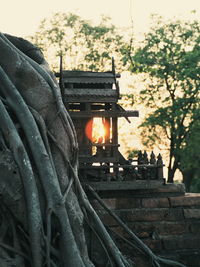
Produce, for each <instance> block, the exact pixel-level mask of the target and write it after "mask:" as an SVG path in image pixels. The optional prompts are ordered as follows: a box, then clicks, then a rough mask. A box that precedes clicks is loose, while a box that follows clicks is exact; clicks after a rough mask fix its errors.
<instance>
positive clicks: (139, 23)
mask: <svg viewBox="0 0 200 267" xmlns="http://www.w3.org/2000/svg"><path fill="white" fill-rule="evenodd" d="M0 3H1V9H0V10H1V12H0V30H1V31H2V32H5V33H10V34H13V35H17V36H22V37H25V36H27V35H31V34H33V33H34V32H35V31H36V30H37V27H38V25H39V23H40V21H41V20H42V19H43V18H46V17H50V16H51V15H52V14H53V13H55V12H66V13H68V12H72V13H76V14H78V15H80V16H81V17H82V18H84V19H89V20H92V21H94V22H97V21H98V19H99V18H100V16H101V15H102V14H104V15H108V16H110V17H111V19H112V22H113V24H115V25H116V26H123V27H124V26H125V27H126V26H131V19H132V20H133V24H134V28H135V31H136V32H144V31H146V30H147V29H148V27H149V22H150V20H149V17H150V14H152V13H158V14H160V15H162V16H164V17H166V18H170V17H173V16H179V17H182V18H185V17H186V16H188V15H189V13H190V11H191V10H196V11H197V15H196V16H197V17H198V16H199V15H200V0H167V1H166V0H72V1H69V0H68V1H67V0H34V1H33V0H0Z"/></svg>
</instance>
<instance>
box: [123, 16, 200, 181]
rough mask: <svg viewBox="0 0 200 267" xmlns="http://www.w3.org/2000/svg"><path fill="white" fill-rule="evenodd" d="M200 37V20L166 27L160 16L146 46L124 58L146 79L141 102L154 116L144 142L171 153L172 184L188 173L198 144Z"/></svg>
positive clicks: (147, 121)
mask: <svg viewBox="0 0 200 267" xmlns="http://www.w3.org/2000/svg"><path fill="white" fill-rule="evenodd" d="M199 33H200V23H199V21H196V20H194V21H193V22H189V21H180V20H175V21H169V22H167V23H166V22H164V21H163V19H162V18H161V17H158V16H154V23H153V26H152V28H151V30H150V31H149V33H148V34H146V36H145V39H144V41H143V42H142V44H141V46H140V47H139V48H138V49H136V50H135V51H133V52H132V53H131V54H130V53H129V51H130V49H129V50H127V51H128V53H126V54H125V56H124V61H125V62H128V63H129V64H130V67H129V69H130V71H131V72H133V73H144V74H145V75H144V82H145V83H146V88H145V89H144V90H142V91H141V92H140V101H141V102H143V103H144V104H145V105H146V107H148V108H150V109H151V113H150V114H149V115H147V117H146V119H145V121H144V122H143V123H142V125H141V127H142V129H144V132H143V135H144V136H143V141H144V142H145V143H146V145H147V146H148V145H150V144H152V143H154V144H156V143H157V144H161V145H164V146H166V148H167V149H169V164H168V182H173V178H174V174H175V171H176V170H177V169H179V170H180V171H181V172H182V173H183V174H184V168H183V165H184V164H185V163H183V161H182V160H183V154H184V153H185V151H186V150H185V148H186V142H187V144H189V143H190V147H191V144H192V146H195V145H197V144H196V143H195V140H197V138H196V137H195V138H194V139H193V136H194V131H196V130H195V129H196V127H194V124H195V123H196V121H197V120H198V119H199V115H198V114H199V86H200V80H199V78H200V65H199V61H200V49H199V44H200V37H199ZM192 139H193V141H191V140H192ZM193 160H194V159H192V158H191V157H190V158H189V157H188V159H187V161H193ZM188 166H189V164H188Z"/></svg>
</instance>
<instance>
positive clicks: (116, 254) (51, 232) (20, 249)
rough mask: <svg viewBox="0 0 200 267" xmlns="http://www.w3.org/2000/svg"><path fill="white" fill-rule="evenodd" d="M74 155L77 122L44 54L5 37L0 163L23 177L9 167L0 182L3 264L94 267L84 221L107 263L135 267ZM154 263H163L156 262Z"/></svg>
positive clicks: (0, 50) (0, 47)
mask: <svg viewBox="0 0 200 267" xmlns="http://www.w3.org/2000/svg"><path fill="white" fill-rule="evenodd" d="M77 154H78V145H77V139H76V134H75V130H74V126H73V123H72V121H71V119H70V117H69V114H68V113H67V111H66V110H65V108H64V106H63V103H62V99H61V95H60V90H59V86H58V84H57V82H56V80H55V78H54V76H53V74H52V73H51V72H50V70H49V68H48V64H47V63H46V61H45V60H44V58H43V56H42V54H41V53H40V51H39V50H38V49H37V48H36V47H35V46H33V45H32V44H31V43H29V42H27V41H26V40H23V39H21V38H16V37H13V36H10V35H4V34H2V33H1V34H0V158H1V155H9V157H11V158H12V157H13V160H14V163H15V164H16V165H17V172H18V173H19V179H17V176H16V173H17V172H16V171H12V168H10V170H11V171H10V173H11V175H7V177H4V176H1V177H0V183H1V185H2V184H4V183H5V186H4V187H3V188H4V189H5V190H1V191H0V192H1V206H0V219H1V220H0V262H3V264H4V266H10V265H11V263H12V264H13V265H14V266H20V267H23V266H31V267H42V266H48V267H51V266H53V267H54V266H55V267H59V266H62V267H65V266H68V267H92V266H94V264H93V263H92V261H91V260H90V257H89V255H88V254H89V253H88V249H87V242H86V238H85V229H84V225H85V223H86V222H88V224H89V225H90V227H91V229H92V230H93V231H94V232H95V233H96V235H97V236H98V238H99V240H100V243H101V244H102V247H104V248H105V250H106V254H107V256H108V264H107V266H118V267H128V266H134V263H130V262H128V261H127V260H126V258H125V257H124V256H123V255H122V254H121V252H120V251H119V249H118V248H117V246H116V244H115V242H114V241H113V240H112V238H111V237H110V235H109V234H108V232H107V231H106V229H105V227H104V225H103V224H102V222H101V221H100V219H99V217H98V216H97V214H96V212H95V211H94V210H93V208H92V207H91V205H90V203H89V201H88V199H87V197H86V195H85V193H84V191H83V189H82V187H81V184H80V182H79V180H78V177H77V166H78V162H77ZM0 166H1V165H0ZM8 168H9V165H8ZM0 173H1V172H0ZM13 183H16V190H17V194H15V190H13V187H12V186H11V184H13ZM16 196H18V197H16ZM8 222H9V223H8ZM140 249H141V248H140ZM156 263H158V264H157V265H155V264H156ZM6 264H7V265H6ZM152 266H153V265H152ZM154 266H160V265H159V261H157V259H156V258H155V261H154ZM180 266H181V265H180Z"/></svg>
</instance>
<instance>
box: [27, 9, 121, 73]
mask: <svg viewBox="0 0 200 267" xmlns="http://www.w3.org/2000/svg"><path fill="white" fill-rule="evenodd" d="M122 39H123V38H122V36H121V35H120V34H119V33H118V31H117V29H116V27H115V26H114V25H112V24H111V23H110V19H109V18H108V17H105V16H102V19H101V21H100V23H99V24H98V25H93V24H92V23H91V22H90V21H87V20H84V19H82V18H81V17H80V16H78V15H76V14H72V13H69V14H65V13H56V14H54V15H53V16H52V17H51V18H49V19H44V20H43V21H42V22H41V24H40V26H39V29H38V31H37V32H36V33H35V35H34V36H32V37H31V38H30V40H31V41H32V42H33V43H34V44H35V45H37V46H38V47H40V48H41V49H42V51H43V52H44V54H45V57H46V58H47V59H48V61H49V62H50V63H51V65H52V66H53V67H54V68H55V67H56V65H58V63H55V59H56V58H57V62H58V56H60V55H62V56H63V61H64V63H65V68H67V69H68V70H71V69H75V70H91V71H99V70H101V71H102V70H105V69H106V68H108V67H109V69H110V65H111V57H116V58H117V59H118V60H117V65H118V66H119V67H120V66H121V65H122V64H121V63H120V49H121V47H122V45H123V40H122Z"/></svg>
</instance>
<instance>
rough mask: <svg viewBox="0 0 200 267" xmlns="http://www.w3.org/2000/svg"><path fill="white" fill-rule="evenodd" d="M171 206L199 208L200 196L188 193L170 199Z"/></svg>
mask: <svg viewBox="0 0 200 267" xmlns="http://www.w3.org/2000/svg"><path fill="white" fill-rule="evenodd" d="M169 200H170V204H171V206H172V207H179V206H199V207H200V194H196V193H186V194H185V195H184V196H177V197H170V198H169Z"/></svg>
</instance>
